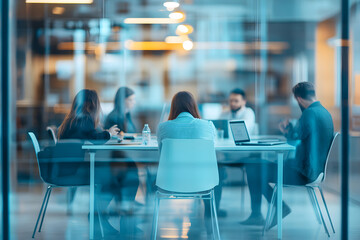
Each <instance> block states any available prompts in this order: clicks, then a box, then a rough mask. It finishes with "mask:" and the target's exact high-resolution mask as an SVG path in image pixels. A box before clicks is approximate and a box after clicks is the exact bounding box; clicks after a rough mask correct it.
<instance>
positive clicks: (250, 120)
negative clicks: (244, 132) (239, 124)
mask: <svg viewBox="0 0 360 240" xmlns="http://www.w3.org/2000/svg"><path fill="white" fill-rule="evenodd" d="M220 119H228V120H244V121H245V124H246V127H247V129H248V131H249V134H250V135H252V134H254V131H255V113H254V111H253V110H252V109H251V108H249V107H246V93H245V91H244V90H242V89H240V88H235V89H234V90H232V91H231V93H230V96H229V109H228V110H226V111H224V112H223V113H222V114H221V116H220Z"/></svg>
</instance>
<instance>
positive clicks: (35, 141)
mask: <svg viewBox="0 0 360 240" xmlns="http://www.w3.org/2000/svg"><path fill="white" fill-rule="evenodd" d="M28 134H29V136H30V139H31V142H32V144H33V146H34V150H35V154H36V158H37V157H38V153H39V152H40V145H39V141H38V140H37V138H36V136H35V134H34V133H33V132H28Z"/></svg>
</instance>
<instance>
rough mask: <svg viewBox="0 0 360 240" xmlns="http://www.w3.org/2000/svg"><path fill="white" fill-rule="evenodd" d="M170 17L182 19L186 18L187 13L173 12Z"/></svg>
mask: <svg viewBox="0 0 360 240" xmlns="http://www.w3.org/2000/svg"><path fill="white" fill-rule="evenodd" d="M169 18H171V19H175V20H180V19H184V18H185V14H184V13H182V12H172V13H170V14H169Z"/></svg>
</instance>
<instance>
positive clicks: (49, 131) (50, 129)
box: [46, 126, 57, 144]
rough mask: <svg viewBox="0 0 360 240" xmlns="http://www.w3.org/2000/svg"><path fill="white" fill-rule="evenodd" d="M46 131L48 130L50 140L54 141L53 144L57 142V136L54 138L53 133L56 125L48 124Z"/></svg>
mask: <svg viewBox="0 0 360 240" xmlns="http://www.w3.org/2000/svg"><path fill="white" fill-rule="evenodd" d="M46 131H47V132H48V134H49V137H50V138H51V140H53V141H54V144H56V143H57V138H56V134H55V131H56V127H55V126H48V127H46Z"/></svg>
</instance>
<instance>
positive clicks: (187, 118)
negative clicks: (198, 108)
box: [157, 112, 215, 149]
mask: <svg viewBox="0 0 360 240" xmlns="http://www.w3.org/2000/svg"><path fill="white" fill-rule="evenodd" d="M157 137H158V143H159V147H160V149H161V141H162V140H163V139H166V138H177V139H208V140H215V127H214V125H213V123H212V122H211V121H206V120H202V119H198V118H194V117H193V116H192V115H191V114H190V113H189V112H182V113H180V114H179V115H178V117H177V118H176V119H174V120H169V121H167V122H164V123H161V124H160V125H159V128H158V131H157Z"/></svg>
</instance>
